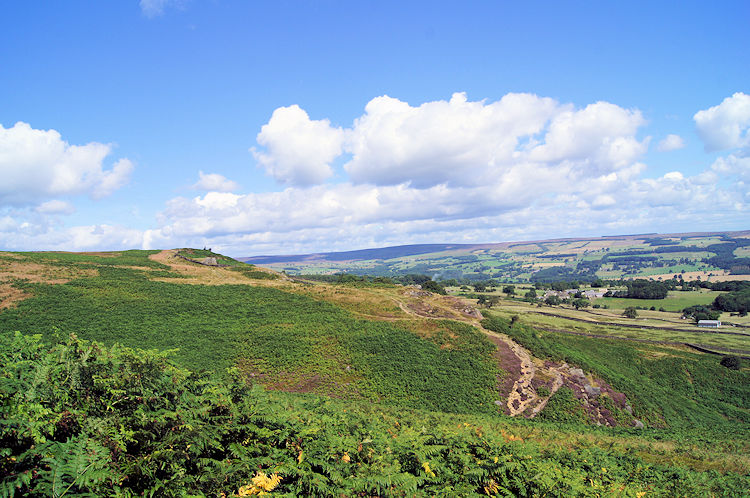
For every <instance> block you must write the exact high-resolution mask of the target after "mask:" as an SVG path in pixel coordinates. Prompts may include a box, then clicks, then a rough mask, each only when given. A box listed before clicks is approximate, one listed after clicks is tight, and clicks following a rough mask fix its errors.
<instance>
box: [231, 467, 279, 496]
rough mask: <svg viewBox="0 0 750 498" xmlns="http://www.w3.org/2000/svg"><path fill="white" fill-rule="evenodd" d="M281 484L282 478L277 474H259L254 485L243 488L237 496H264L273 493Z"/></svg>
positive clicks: (254, 478) (254, 480)
mask: <svg viewBox="0 0 750 498" xmlns="http://www.w3.org/2000/svg"><path fill="white" fill-rule="evenodd" d="M280 482H281V476H279V474H277V473H273V474H271V475H270V476H267V475H266V474H265V473H263V472H258V473H257V474H256V475H255V477H253V483H252V484H248V485H247V486H242V487H241V488H240V489H239V491H237V496H252V495H258V496H262V495H265V494H267V493H268V492H270V491H273V490H274V488H275V487H276V486H278V485H279V483H280Z"/></svg>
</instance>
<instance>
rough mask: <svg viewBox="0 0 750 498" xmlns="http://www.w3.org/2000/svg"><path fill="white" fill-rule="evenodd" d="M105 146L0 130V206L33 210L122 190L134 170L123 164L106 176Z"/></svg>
mask: <svg viewBox="0 0 750 498" xmlns="http://www.w3.org/2000/svg"><path fill="white" fill-rule="evenodd" d="M111 151H112V147H111V146H110V145H105V144H101V143H96V142H92V143H89V144H86V145H70V144H68V143H67V142H65V141H64V140H63V139H62V137H61V136H60V134H59V133H58V132H57V131H55V130H37V129H34V128H32V127H31V126H30V125H28V124H27V123H23V122H18V123H16V124H15V125H14V126H13V127H11V128H4V127H3V126H2V125H0V178H2V182H0V205H2V204H14V205H23V204H37V203H39V202H41V201H43V200H44V199H48V198H50V197H58V196H64V195H78V194H88V195H90V196H91V197H92V198H95V199H98V198H102V197H105V196H107V195H109V194H111V193H112V192H113V191H114V190H116V189H118V188H120V187H121V186H122V185H124V184H125V183H126V182H127V181H128V178H129V176H130V173H131V172H132V170H133V165H132V163H131V162H130V161H128V160H127V159H120V160H119V161H117V162H116V163H115V164H114V166H113V167H112V169H110V170H105V169H104V166H103V162H104V159H105V158H106V157H107V156H109V154H110V153H111Z"/></svg>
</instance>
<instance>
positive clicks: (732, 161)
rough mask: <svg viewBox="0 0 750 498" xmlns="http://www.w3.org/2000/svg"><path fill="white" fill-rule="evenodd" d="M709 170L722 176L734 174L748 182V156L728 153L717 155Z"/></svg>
mask: <svg viewBox="0 0 750 498" xmlns="http://www.w3.org/2000/svg"><path fill="white" fill-rule="evenodd" d="M711 170H712V171H714V172H716V173H719V174H721V175H723V176H734V177H737V178H738V179H739V180H741V181H744V182H750V157H742V156H738V155H735V154H729V155H728V156H726V157H719V158H717V159H716V161H714V163H713V164H712V165H711Z"/></svg>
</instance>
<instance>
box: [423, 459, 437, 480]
mask: <svg viewBox="0 0 750 498" xmlns="http://www.w3.org/2000/svg"><path fill="white" fill-rule="evenodd" d="M422 468H423V469H424V473H425V474H427V475H428V476H430V477H435V473H434V472H433V471H432V469H431V468H430V462H425V463H423V464H422Z"/></svg>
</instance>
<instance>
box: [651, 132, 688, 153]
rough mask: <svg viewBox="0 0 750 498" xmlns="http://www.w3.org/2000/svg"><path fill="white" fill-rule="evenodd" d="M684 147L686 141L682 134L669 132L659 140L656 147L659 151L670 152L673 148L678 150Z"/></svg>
mask: <svg viewBox="0 0 750 498" xmlns="http://www.w3.org/2000/svg"><path fill="white" fill-rule="evenodd" d="M684 147H685V141H684V140H683V139H682V137H681V136H679V135H675V134H669V135H667V136H666V137H664V138H663V139H662V140H661V141H660V142H659V145H657V146H656V149H657V150H658V151H659V152H669V151H671V150H678V149H682V148H684Z"/></svg>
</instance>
